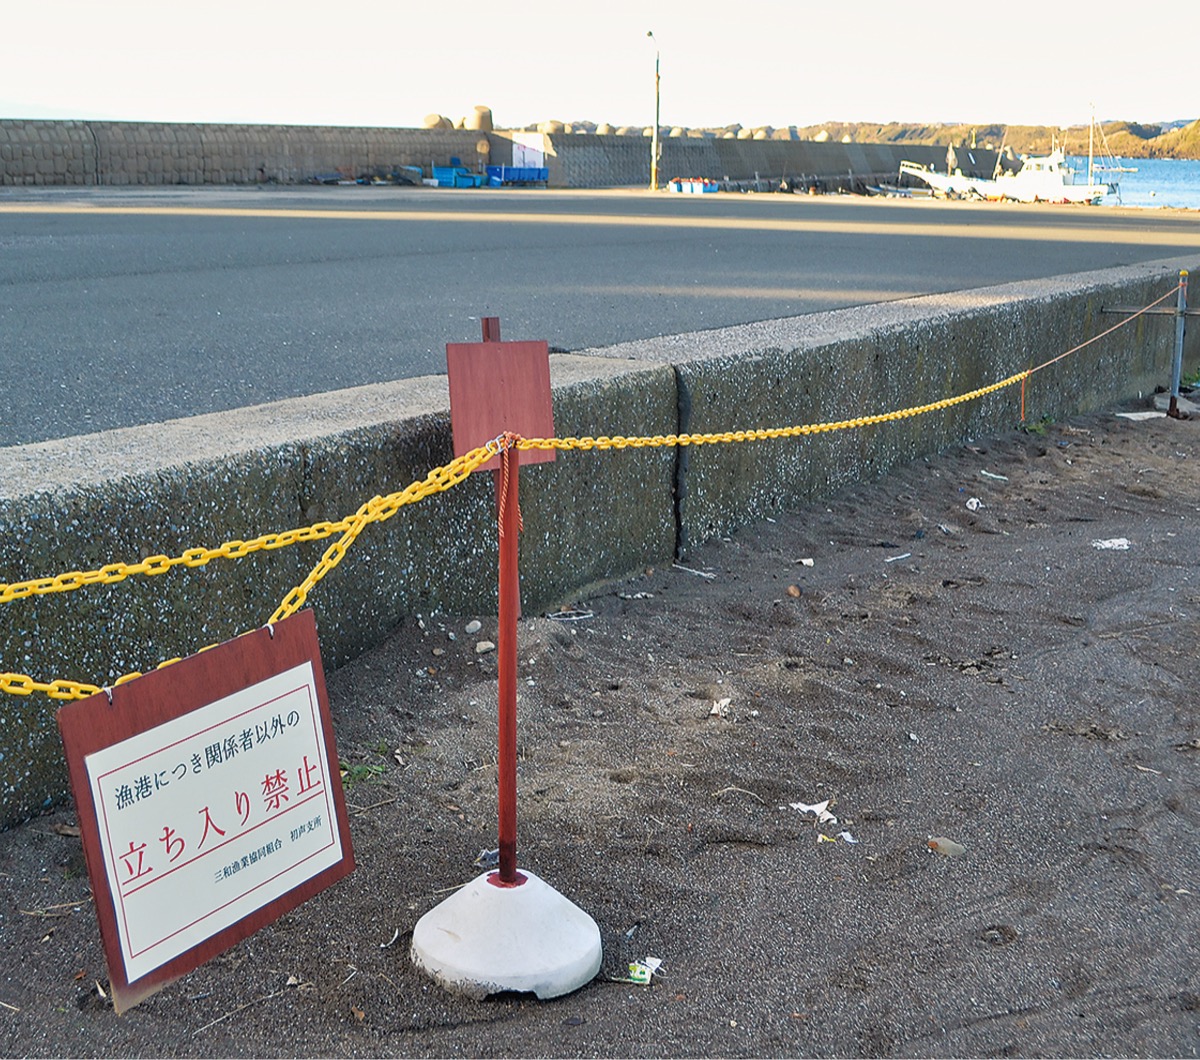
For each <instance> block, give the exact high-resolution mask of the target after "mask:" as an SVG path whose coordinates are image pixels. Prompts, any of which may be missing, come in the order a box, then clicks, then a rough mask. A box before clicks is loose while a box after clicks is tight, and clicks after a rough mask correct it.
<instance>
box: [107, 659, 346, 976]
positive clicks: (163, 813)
mask: <svg viewBox="0 0 1200 1060" xmlns="http://www.w3.org/2000/svg"><path fill="white" fill-rule="evenodd" d="M84 766H85V769H86V771H87V777H88V783H89V785H90V787H91V790H92V795H93V798H94V800H95V805H96V814H97V818H98V821H99V830H100V846H101V850H102V854H103V861H104V870H105V873H106V875H107V879H108V883H109V887H110V888H111V890H112V894H113V898H114V902H115V904H116V919H117V931H118V934H119V937H120V947H121V955H122V958H123V960H124V963H125V969H126V976H127V979H128V980H129V981H133V980H135V979H138V978H140V977H141V976H144V975H146V974H147V973H148V972H151V971H153V970H154V969H155V968H158V967H160V966H161V965H163V964H165V963H166V962H167V961H169V960H170V959H171V958H173V957H175V956H177V955H179V954H181V953H183V952H185V951H186V950H188V949H190V948H191V947H193V946H195V945H197V944H198V943H200V942H202V941H203V940H204V939H206V938H209V937H210V936H212V935H213V934H215V933H216V932H218V931H220V930H222V929H223V928H225V927H228V926H229V925H230V924H233V923H235V922H237V921H238V920H240V919H241V918H242V917H245V916H247V915H248V914H250V913H252V912H254V911H255V910H256V909H259V908H261V907H262V906H264V905H265V904H267V903H268V902H270V901H272V900H273V899H275V898H278V897H279V896H280V895H282V894H285V893H286V892H288V891H289V890H291V889H292V888H294V887H296V886H298V885H300V884H301V883H303V882H304V881H306V880H308V879H311V878H312V877H313V876H315V875H316V874H317V873H319V872H321V871H322V870H324V869H327V868H329V867H330V866H332V865H334V864H336V863H337V862H338V861H339V860H340V859H341V857H342V843H341V838H340V833H339V830H338V822H337V819H336V817H335V812H334V801H333V792H332V787H331V783H336V782H337V781H336V779H332V781H331V778H330V777H328V776H326V775H325V752H324V745H323V742H322V739H321V715H320V708H319V704H318V700H317V690H316V685H315V680H314V676H313V667H312V664H311V663H309V662H306V663H303V664H301V665H299V666H296V667H293V668H292V669H290V670H287V671H285V672H284V673H281V674H277V675H275V676H274V677H270V678H268V679H266V680H264V681H260V682H258V683H257V684H254V685H251V686H250V687H248V688H245V689H242V690H241V691H239V692H236V693H234V694H232V695H229V696H226V697H225V698H224V699H220V700H217V701H216V702H213V703H210V704H208V705H207V706H204V707H201V708H199V709H198V710H194V711H192V712H190V713H188V714H184V715H182V716H181V717H178V718H176V719H174V720H173V721H169V722H166V723H164V724H162V725H159V726H156V727H155V728H153V729H148V730H146V731H145V732H142V733H139V734H137V735H135V736H132V737H130V738H129V739H127V740H123V741H122V742H121V743H117V744H113V745H112V746H110V747H106V748H104V749H102V750H99V751H96V752H94V753H93V754H89V755H87V756H86V757H85V758H84Z"/></svg>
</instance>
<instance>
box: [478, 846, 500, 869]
mask: <svg viewBox="0 0 1200 1060" xmlns="http://www.w3.org/2000/svg"><path fill="white" fill-rule="evenodd" d="M475 864H476V865H478V866H479V867H480V868H481V869H494V868H496V867H497V866H498V865H499V864H500V848H499V847H496V848H495V850H481V851H480V852H479V853H478V854H476V855H475Z"/></svg>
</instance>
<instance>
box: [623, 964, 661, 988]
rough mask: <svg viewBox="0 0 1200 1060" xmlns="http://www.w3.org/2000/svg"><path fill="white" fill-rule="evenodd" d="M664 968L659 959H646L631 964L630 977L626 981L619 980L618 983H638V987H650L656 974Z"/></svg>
mask: <svg viewBox="0 0 1200 1060" xmlns="http://www.w3.org/2000/svg"><path fill="white" fill-rule="evenodd" d="M661 967H662V961H661V960H660V959H659V958H658V957H644V958H643V959H642V960H640V961H630V962H629V975H628V977H627V978H624V979H617V980H616V982H618V983H636V984H637V985H638V986H649V985H650V980H651V979H652V978H653V977H654V973H655V972H657V971H658V970H659V968H661Z"/></svg>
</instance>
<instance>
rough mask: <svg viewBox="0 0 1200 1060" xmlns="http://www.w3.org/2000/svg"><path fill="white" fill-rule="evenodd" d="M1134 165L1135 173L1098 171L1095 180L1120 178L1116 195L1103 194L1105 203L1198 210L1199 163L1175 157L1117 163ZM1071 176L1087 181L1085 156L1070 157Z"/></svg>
mask: <svg viewBox="0 0 1200 1060" xmlns="http://www.w3.org/2000/svg"><path fill="white" fill-rule="evenodd" d="M1117 164H1118V165H1121V166H1129V167H1130V168H1136V169H1137V172H1136V173H1109V172H1105V171H1103V170H1101V171H1100V172H1099V173H1097V174H1096V178H1095V179H1096V180H1097V181H1101V180H1109V181H1117V180H1119V181H1120V196H1119V197H1117V196H1114V195H1111V194H1109V195H1107V196H1105V198H1104V202H1105V204H1106V205H1114V206H1116V205H1119V206H1143V207H1148V208H1151V209H1153V208H1156V207H1167V206H1173V207H1177V208H1179V207H1182V208H1183V209H1188V210H1200V162H1197V161H1190V160H1186V159H1179V158H1127V159H1124V160H1122V161H1120V162H1118V163H1117ZM1070 165H1071V166H1072V168H1073V169H1074V170H1075V179H1076V181H1077V182H1079V183H1080V184H1082V183H1084V182H1086V180H1087V158H1086V157H1085V158H1078V157H1075V158H1072V159H1071V160H1070Z"/></svg>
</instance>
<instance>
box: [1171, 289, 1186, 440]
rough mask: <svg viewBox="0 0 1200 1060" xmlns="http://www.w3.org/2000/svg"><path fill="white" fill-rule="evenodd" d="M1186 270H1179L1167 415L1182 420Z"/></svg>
mask: <svg viewBox="0 0 1200 1060" xmlns="http://www.w3.org/2000/svg"><path fill="white" fill-rule="evenodd" d="M1187 284H1188V271H1187V269H1180V270H1179V294H1178V297H1177V298H1176V302H1175V360H1174V361H1173V362H1172V364H1171V404H1170V407H1169V408H1168V409H1167V415H1168V416H1170V417H1171V418H1172V419H1176V420H1178V419H1183V414H1182V413H1181V412H1180V411H1179V383H1180V380H1181V378H1182V376H1183V333H1184V325H1185V324H1186V322H1187Z"/></svg>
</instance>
